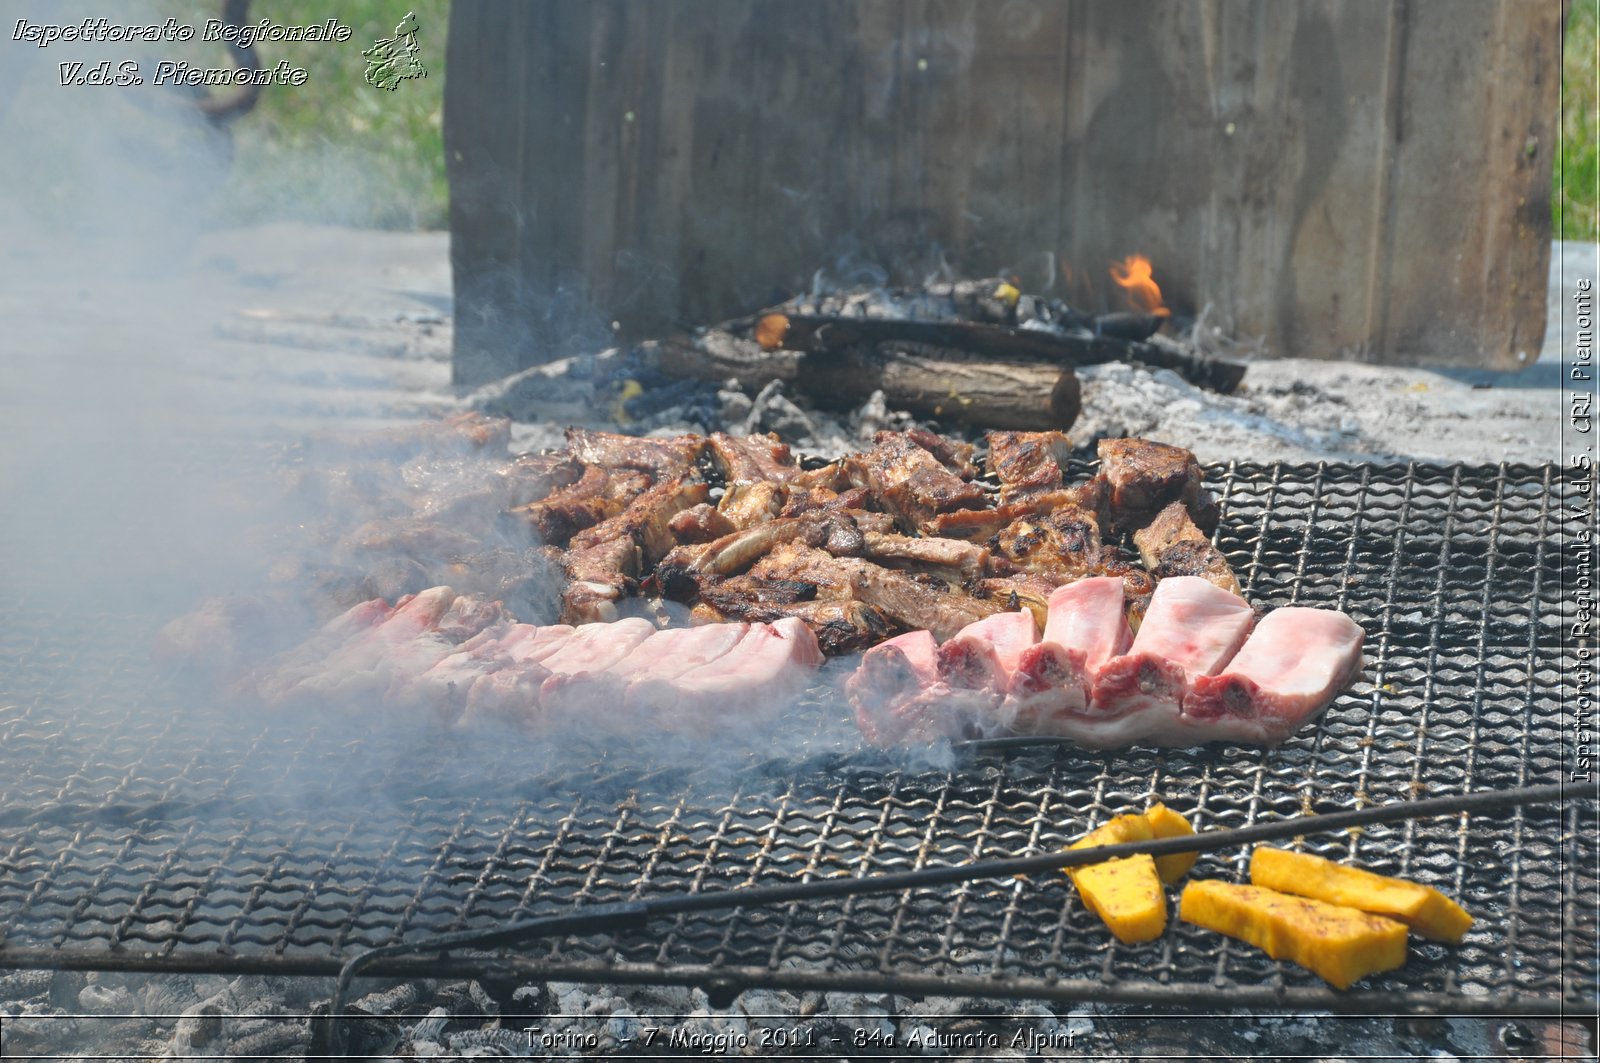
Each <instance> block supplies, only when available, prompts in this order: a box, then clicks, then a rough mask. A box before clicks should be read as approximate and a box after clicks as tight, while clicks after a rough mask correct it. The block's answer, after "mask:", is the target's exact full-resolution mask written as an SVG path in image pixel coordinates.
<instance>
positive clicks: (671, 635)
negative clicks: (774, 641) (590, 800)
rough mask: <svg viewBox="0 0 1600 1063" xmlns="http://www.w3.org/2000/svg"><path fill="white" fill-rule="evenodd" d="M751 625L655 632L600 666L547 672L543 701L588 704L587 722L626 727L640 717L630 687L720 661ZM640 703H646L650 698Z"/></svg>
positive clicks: (563, 707)
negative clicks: (568, 672)
mask: <svg viewBox="0 0 1600 1063" xmlns="http://www.w3.org/2000/svg"><path fill="white" fill-rule="evenodd" d="M749 627H750V625H748V624H743V623H733V624H706V625H704V626H702V627H680V628H669V629H668V630H666V631H657V632H656V633H655V634H653V635H651V636H650V637H649V638H647V639H645V640H644V641H643V642H641V643H639V644H638V645H637V646H635V647H634V648H633V649H632V650H631V651H629V653H628V655H627V656H625V657H623V658H622V659H621V660H620V661H618V662H617V663H616V664H613V665H612V666H611V667H609V668H607V669H605V670H604V671H595V672H584V673H581V674H578V675H572V676H562V677H554V676H553V677H551V682H550V684H549V685H547V686H546V688H545V706H546V708H547V709H548V710H550V711H555V712H566V713H569V714H570V713H576V712H579V711H581V710H582V709H583V708H585V707H591V708H593V709H594V710H595V711H594V712H592V713H590V714H589V715H588V716H587V717H586V725H587V726H591V727H593V728H596V729H598V730H601V731H609V732H616V733H623V732H626V731H628V730H629V729H630V728H631V727H633V726H634V725H635V724H637V723H639V722H640V721H641V719H642V717H641V715H640V713H639V712H637V711H634V710H633V708H632V705H633V702H632V701H630V699H635V700H637V699H636V696H635V695H634V692H633V690H632V687H633V686H635V685H637V686H639V687H640V694H644V693H645V692H646V691H648V689H649V686H650V684H652V683H656V682H665V681H667V680H670V679H674V678H676V677H677V676H680V675H682V674H684V673H685V672H688V671H690V670H691V669H694V668H699V667H700V666H702V665H705V664H709V663H710V662H712V661H715V660H719V659H720V658H721V657H722V656H723V655H724V654H726V653H728V652H729V651H731V650H732V649H733V648H734V647H735V646H736V645H738V643H739V641H740V640H741V639H743V638H744V636H745V633H746V632H747V631H748V630H749ZM638 703H639V704H641V705H643V704H647V703H648V698H645V699H644V700H642V701H639V702H638Z"/></svg>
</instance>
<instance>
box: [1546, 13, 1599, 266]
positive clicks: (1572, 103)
mask: <svg viewBox="0 0 1600 1063" xmlns="http://www.w3.org/2000/svg"><path fill="white" fill-rule="evenodd" d="M1597 52H1600V0H1577V2H1576V3H1574V4H1573V5H1572V14H1571V15H1570V16H1569V19H1568V22H1567V37H1566V48H1565V49H1564V51H1563V54H1562V57H1561V133H1560V137H1559V140H1558V150H1557V155H1556V168H1555V175H1554V181H1555V196H1554V209H1555V231H1556V235H1557V236H1558V237H1560V238H1561V239H1563V240H1594V239H1596V238H1597V232H1600V229H1597V226H1600V204H1597V203H1596V202H1595V181H1596V178H1597V176H1600V154H1597V152H1596V138H1597V134H1600V130H1597V129H1596V117H1595V111H1596V106H1597V100H1596V92H1595V76H1596V73H1597V71H1600V54H1597Z"/></svg>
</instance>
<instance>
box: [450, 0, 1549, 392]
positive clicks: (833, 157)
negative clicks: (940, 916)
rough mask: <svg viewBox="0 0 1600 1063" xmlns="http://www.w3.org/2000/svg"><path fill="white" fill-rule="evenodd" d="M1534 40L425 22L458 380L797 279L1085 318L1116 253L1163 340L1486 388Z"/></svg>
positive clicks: (1114, 9) (1442, 31)
mask: <svg viewBox="0 0 1600 1063" xmlns="http://www.w3.org/2000/svg"><path fill="white" fill-rule="evenodd" d="M1560 14H1561V9H1560V5H1557V4H1552V3H1548V2H1546V0H1391V2H1380V0H1295V2H1285V0H803V2H797V0H587V2H574V0H473V2H470V3H468V2H459V3H456V4H455V5H453V9H452V14H451V25H450V38H449V53H450V54H449V62H448V67H449V71H450V75H449V82H448V84H447V86H446V94H445V144H446V151H447V156H448V161H449V172H450V185H451V233H452V259H453V263H454V267H455V283H456V303H457V306H456V319H457V326H456V343H457V361H456V376H457V379H458V381H460V382H463V383H476V382H480V381H483V380H486V379H491V378H493V377H495V376H498V375H500V374H502V373H505V372H510V371H513V370H515V369H518V368H521V367H524V366H526V365H528V364H532V363H534V362H538V361H544V360H547V359H549V358H553V357H559V356H562V355H565V354H569V353H572V352H573V350H574V349H576V348H582V347H594V346H597V345H601V344H604V343H606V342H608V339H609V337H610V336H612V335H620V336H623V337H638V336H646V335H651V334H658V333H660V332H662V331H665V330H668V329H670V328H672V327H673V326H674V324H675V323H683V322H692V323H701V322H710V321H714V320H718V319H722V318H725V317H729V316H733V315H735V314H738V313H742V312H746V311H749V310H752V309H755V308H757V307H760V306H762V305H765V304H768V303H770V302H772V301H774V300H776V299H778V298H781V297H784V296H787V295H789V294H793V293H794V292H796V291H801V290H806V289H808V288H809V287H810V286H811V285H812V283H813V281H814V279H815V276H816V274H817V272H818V270H823V271H825V277H828V278H832V279H835V280H844V279H851V278H854V279H873V278H878V277H883V278H885V279H887V280H889V281H892V282H915V281H919V280H921V279H922V278H923V277H925V276H927V275H928V274H930V273H932V272H934V271H935V270H937V269H940V268H945V267H947V268H949V269H951V270H953V271H954V272H955V273H956V274H959V275H981V274H992V273H994V272H997V271H1000V270H1007V269H1011V270H1017V271H1019V272H1021V273H1022V275H1023V277H1024V279H1025V281H1026V282H1027V284H1028V286H1029V288H1030V289H1032V290H1038V289H1040V288H1042V287H1043V286H1044V285H1045V284H1049V283H1052V282H1053V283H1054V285H1055V288H1054V291H1055V293H1056V294H1063V293H1065V294H1068V295H1069V296H1071V297H1073V301H1074V302H1075V303H1077V304H1079V305H1087V304H1093V303H1096V302H1104V303H1108V304H1111V303H1113V302H1114V297H1113V296H1111V295H1110V294H1109V293H1108V292H1107V291H1106V289H1107V288H1108V287H1109V286H1110V285H1109V282H1108V281H1107V279H1106V267H1107V265H1108V264H1109V263H1110V262H1111V261H1112V260H1114V259H1116V258H1119V257H1120V256H1122V255H1124V254H1127V253H1129V252H1133V251H1140V252H1143V253H1145V254H1147V255H1149V256H1150V257H1151V258H1152V259H1153V261H1154V262H1155V267H1156V279H1157V280H1158V281H1160V282H1161V283H1162V286H1163V288H1164V289H1165V291H1166V293H1167V295H1168V301H1169V302H1171V303H1172V304H1174V306H1175V307H1177V308H1178V309H1179V310H1188V311H1191V312H1192V311H1195V310H1198V309H1199V308H1201V307H1203V306H1206V305H1207V304H1209V305H1210V306H1211V307H1212V312H1213V313H1214V314H1216V315H1217V317H1218V319H1219V320H1220V321H1222V322H1224V323H1231V325H1232V328H1233V329H1234V331H1235V332H1236V333H1238V334H1240V335H1243V336H1250V337H1256V336H1259V337H1263V338H1265V340H1266V343H1267V345H1268V347H1269V348H1270V349H1271V350H1272V351H1273V352H1274V353H1278V354H1284V355H1297V356H1303V357H1318V358H1353V359H1365V360H1379V361H1385V362H1405V363H1410V362H1416V363H1452V364H1458V365H1468V364H1470V365H1489V366H1498V367H1502V368H1513V367H1516V366H1518V365H1519V364H1522V362H1523V360H1531V359H1532V358H1534V357H1536V356H1537V352H1538V350H1539V345H1540V340H1541V337H1542V334H1543V329H1544V314H1545V277H1546V268H1547V261H1548V255H1549V240H1550V228H1549V226H1550V221H1549V218H1550V207H1549V195H1550V167H1551V159H1552V156H1553V154H1554V137H1555V119H1556V108H1557V89H1558V85H1559V81H1560ZM1116 305H1120V304H1116ZM1089 308H1091V309H1092V308H1094V307H1093V306H1089Z"/></svg>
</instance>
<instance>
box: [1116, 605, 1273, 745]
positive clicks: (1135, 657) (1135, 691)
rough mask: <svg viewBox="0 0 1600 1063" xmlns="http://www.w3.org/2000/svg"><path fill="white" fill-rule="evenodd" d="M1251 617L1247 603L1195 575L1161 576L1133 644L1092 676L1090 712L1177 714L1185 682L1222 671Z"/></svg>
mask: <svg viewBox="0 0 1600 1063" xmlns="http://www.w3.org/2000/svg"><path fill="white" fill-rule="evenodd" d="M1254 619H1255V611H1254V610H1252V609H1251V608H1250V603H1249V602H1246V601H1245V600H1244V599H1243V598H1240V597H1239V596H1238V595H1236V594H1229V593H1228V592H1227V591H1225V590H1223V589H1222V588H1220V587H1218V586H1216V585H1215V584H1212V583H1209V582H1207V581H1206V580H1203V579H1201V578H1200V577H1199V576H1173V577H1172V578H1170V579H1164V580H1162V581H1161V582H1160V583H1158V584H1156V593H1155V596H1154V597H1152V598H1151V599H1150V608H1149V609H1148V610H1147V611H1146V612H1145V616H1144V623H1143V624H1141V625H1140V627H1139V634H1138V635H1137V636H1136V637H1135V638H1134V640H1133V645H1132V646H1130V647H1129V648H1128V652H1127V653H1125V654H1123V655H1122V656H1120V657H1114V658H1112V659H1111V660H1109V661H1107V662H1106V663H1105V664H1104V665H1103V666H1102V667H1101V668H1100V671H1099V673H1098V674H1097V675H1096V676H1095V681H1094V696H1093V699H1092V709H1093V711H1094V712H1096V713H1100V714H1104V715H1108V716H1126V715H1128V714H1130V713H1140V712H1148V711H1152V710H1154V711H1156V712H1158V713H1161V714H1165V715H1167V716H1171V717H1175V716H1177V714H1178V710H1179V706H1181V705H1182V703H1183V699H1184V696H1185V695H1187V694H1188V693H1189V685H1190V683H1191V682H1192V681H1193V680H1194V679H1196V678H1198V677H1200V676H1203V675H1215V674H1216V673H1218V672H1220V671H1222V669H1223V666H1225V665H1226V664H1227V663H1228V662H1229V661H1230V660H1232V659H1233V655H1234V654H1235V653H1237V652H1238V651H1239V647H1240V646H1241V645H1243V644H1244V640H1245V636H1246V635H1248V634H1249V633H1250V624H1251V622H1252V621H1254Z"/></svg>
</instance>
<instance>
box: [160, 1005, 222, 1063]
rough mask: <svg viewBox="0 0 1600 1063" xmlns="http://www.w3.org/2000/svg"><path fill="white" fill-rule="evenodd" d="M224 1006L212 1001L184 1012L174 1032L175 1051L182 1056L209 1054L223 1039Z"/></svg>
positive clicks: (173, 1044) (173, 1045) (173, 1043)
mask: <svg viewBox="0 0 1600 1063" xmlns="http://www.w3.org/2000/svg"><path fill="white" fill-rule="evenodd" d="M222 1016H223V1008H222V1007H221V1006H220V1005H218V1004H216V1003H213V1002H211V1001H207V1002H206V1003H204V1004H196V1005H195V1006H194V1007H192V1008H189V1009H188V1010H187V1011H185V1012H184V1013H183V1016H182V1017H181V1018H179V1019H178V1024H177V1026H176V1027H175V1028H174V1030H173V1033H172V1047H173V1050H174V1053H175V1054H177V1055H180V1056H199V1055H207V1054H209V1049H211V1048H212V1047H213V1046H214V1045H216V1044H217V1043H218V1042H219V1041H221V1040H222V1025H223V1023H222Z"/></svg>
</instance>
